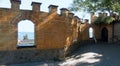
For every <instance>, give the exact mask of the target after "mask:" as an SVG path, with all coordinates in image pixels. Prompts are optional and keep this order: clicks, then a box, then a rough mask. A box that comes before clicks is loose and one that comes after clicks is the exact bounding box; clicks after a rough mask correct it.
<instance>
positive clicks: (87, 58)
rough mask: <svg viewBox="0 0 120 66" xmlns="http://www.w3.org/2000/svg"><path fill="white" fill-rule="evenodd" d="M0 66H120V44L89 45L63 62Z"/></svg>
mask: <svg viewBox="0 0 120 66" xmlns="http://www.w3.org/2000/svg"><path fill="white" fill-rule="evenodd" d="M0 66H120V44H115V43H113V44H108V43H99V44H87V45H84V46H81V47H80V48H79V49H78V51H76V52H74V53H73V54H72V56H70V57H67V58H66V60H65V61H61V62H54V61H52V62H30V63H21V64H11V65H0Z"/></svg>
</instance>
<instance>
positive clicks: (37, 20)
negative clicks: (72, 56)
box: [0, 0, 80, 63]
mask: <svg viewBox="0 0 120 66" xmlns="http://www.w3.org/2000/svg"><path fill="white" fill-rule="evenodd" d="M10 1H11V7H12V8H11V9H3V8H0V17H1V18H0V37H1V38H0V53H1V51H3V50H4V51H3V52H6V51H7V52H9V53H10V54H11V55H10V56H9V57H10V58H11V59H10V60H6V59H5V58H6V57H8V56H7V55H4V54H3V55H4V57H0V59H1V60H2V61H1V60H0V63H1V62H4V63H16V62H21V61H24V62H25V61H26V62H27V61H28V59H31V60H33V59H34V60H35V61H37V60H36V59H38V60H39V61H40V60H41V59H42V60H45V59H46V56H44V55H47V56H48V58H50V59H54V58H57V59H59V58H61V57H64V56H65V55H64V54H65V52H66V51H64V48H65V46H66V44H69V46H70V45H71V44H72V41H73V39H77V34H78V33H77V22H79V21H80V18H79V17H77V16H74V14H73V13H69V10H68V9H66V8H62V9H61V15H59V14H57V8H58V6H56V5H50V6H49V7H48V8H49V12H48V13H47V12H42V11H40V5H41V3H36V2H33V3H32V4H31V5H32V7H33V10H32V11H30V10H20V9H19V6H20V4H21V1H20V0H10ZM64 16H65V17H64ZM21 20H30V21H32V22H33V23H34V24H35V44H36V46H35V47H33V48H34V49H35V50H32V48H31V47H28V48H29V50H32V51H33V52H35V53H31V52H29V50H28V48H18V47H17V41H18V23H19V22H20V21H21ZM71 23H73V24H74V25H73V24H71ZM21 27H22V26H21ZM73 33H74V35H73ZM51 37H52V38H51ZM69 46H67V47H69ZM20 50H22V52H20ZM50 50H51V51H50ZM56 50H58V51H60V52H58V51H56ZM24 51H26V52H24ZM44 51H45V52H44ZM16 52H18V53H19V54H20V55H19V54H16ZM53 52H55V54H53ZM27 53H29V56H28V55H27ZM23 54H24V55H23ZM36 54H37V57H36ZM43 54H44V55H43ZM25 55H26V56H25ZM16 56H17V58H16ZM31 56H34V57H33V58H32V57H31ZM58 56H60V57H58ZM21 57H22V59H21ZM23 57H27V58H28V59H25V58H23ZM18 60H19V61H18Z"/></svg>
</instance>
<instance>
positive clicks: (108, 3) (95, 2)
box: [69, 0, 120, 13]
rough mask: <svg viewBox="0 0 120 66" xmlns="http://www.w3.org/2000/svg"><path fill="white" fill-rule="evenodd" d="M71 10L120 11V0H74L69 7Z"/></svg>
mask: <svg viewBox="0 0 120 66" xmlns="http://www.w3.org/2000/svg"><path fill="white" fill-rule="evenodd" d="M69 9H70V11H81V10H82V11H87V12H91V11H93V12H96V11H102V12H104V11H108V12H109V13H111V12H116V13H120V1H119V0H73V3H72V4H71V6H70V7H69Z"/></svg>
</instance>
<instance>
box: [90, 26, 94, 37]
mask: <svg viewBox="0 0 120 66" xmlns="http://www.w3.org/2000/svg"><path fill="white" fill-rule="evenodd" d="M93 37H94V36H93V28H92V27H90V28H89V38H93Z"/></svg>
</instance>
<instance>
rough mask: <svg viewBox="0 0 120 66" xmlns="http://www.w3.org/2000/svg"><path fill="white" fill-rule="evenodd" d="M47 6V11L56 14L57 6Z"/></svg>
mask: <svg viewBox="0 0 120 66" xmlns="http://www.w3.org/2000/svg"><path fill="white" fill-rule="evenodd" d="M48 8H49V13H50V14H52V13H55V14H57V8H58V6H57V5H49V6H48Z"/></svg>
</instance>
